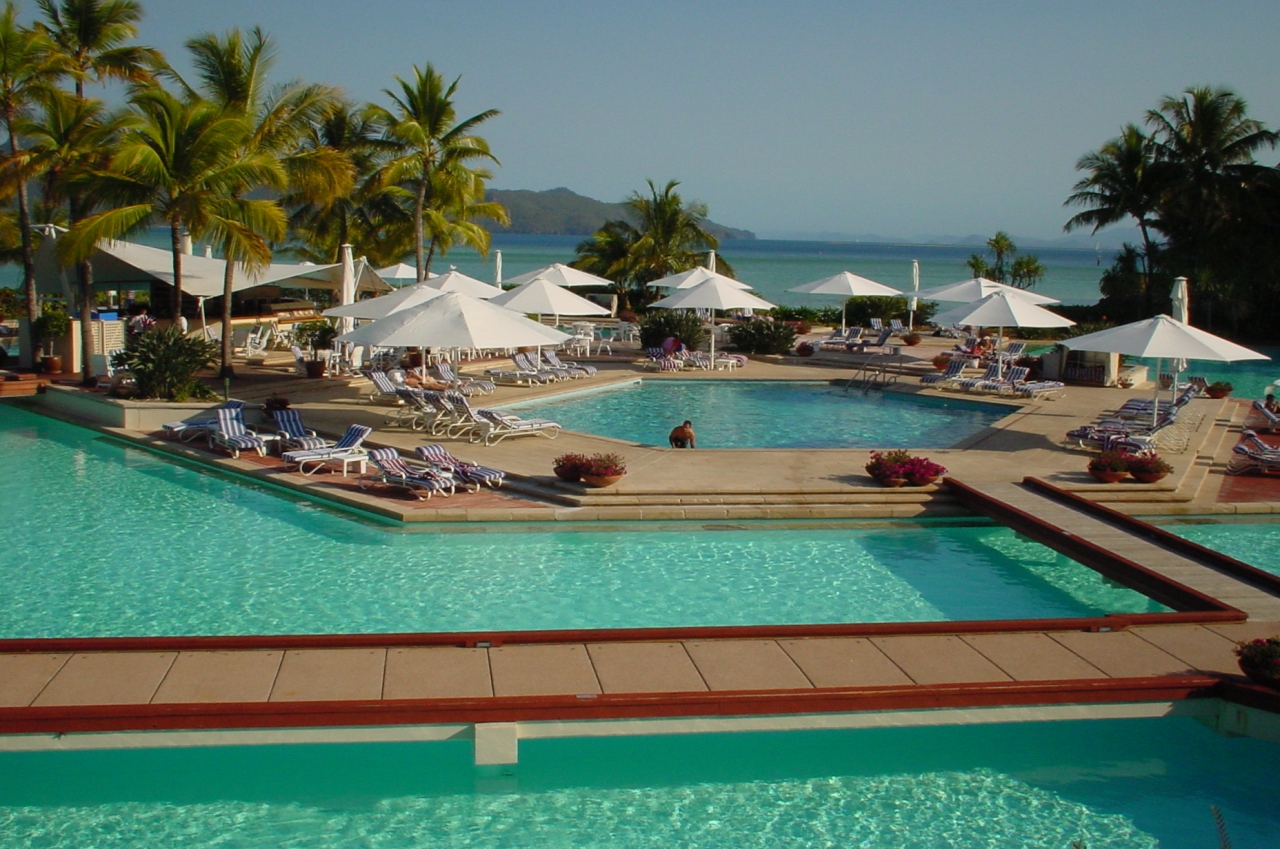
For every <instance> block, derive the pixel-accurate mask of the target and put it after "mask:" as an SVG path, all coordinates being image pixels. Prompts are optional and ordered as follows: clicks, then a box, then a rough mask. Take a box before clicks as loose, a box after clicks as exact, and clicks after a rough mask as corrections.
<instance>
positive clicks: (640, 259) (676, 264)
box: [623, 180, 734, 286]
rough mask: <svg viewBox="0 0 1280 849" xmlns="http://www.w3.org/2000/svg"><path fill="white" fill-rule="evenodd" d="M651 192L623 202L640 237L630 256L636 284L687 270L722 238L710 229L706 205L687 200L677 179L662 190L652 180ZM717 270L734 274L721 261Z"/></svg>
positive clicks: (726, 273) (630, 273)
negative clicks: (681, 192)
mask: <svg viewBox="0 0 1280 849" xmlns="http://www.w3.org/2000/svg"><path fill="white" fill-rule="evenodd" d="M647 182H648V184H649V194H648V195H647V196H646V195H642V194H641V193H640V192H633V193H632V194H631V196H630V197H628V198H627V199H626V200H625V201H623V206H624V207H625V208H626V210H627V212H628V213H629V214H630V215H631V217H632V219H633V221H634V224H635V229H636V233H637V237H636V239H635V241H634V243H633V244H632V245H631V250H630V251H629V257H628V261H627V264H628V268H629V276H630V277H631V278H632V280H633V281H634V284H635V285H637V286H642V285H644V284H645V283H651V282H653V281H654V280H657V279H659V278H662V277H666V276H668V275H671V274H676V273H678V272H681V271H688V270H689V269H690V268H693V267H694V266H696V265H697V264H698V263H699V262H700V261H701V260H702V257H703V256H704V255H705V254H706V253H707V251H711V250H717V249H718V248H719V247H720V240H719V239H717V238H716V237H715V236H713V235H712V234H711V233H709V232H707V230H706V228H705V226H704V225H705V224H706V220H707V205H706V204H705V203H700V202H698V201H689V202H687V203H686V202H685V200H684V199H683V198H681V197H680V194H679V193H678V192H677V191H676V188H677V187H678V186H679V185H680V183H679V182H677V181H676V180H671V181H669V182H668V183H667V184H666V186H664V187H663V188H661V189H659V188H658V187H657V186H656V185H654V182H653V181H652V180H649V181H647ZM717 270H718V271H719V272H720V273H721V274H724V275H726V276H730V277H732V276H733V274H734V271H733V268H732V267H730V266H729V264H728V263H726V262H723V261H720V262H719V263H718V264H717Z"/></svg>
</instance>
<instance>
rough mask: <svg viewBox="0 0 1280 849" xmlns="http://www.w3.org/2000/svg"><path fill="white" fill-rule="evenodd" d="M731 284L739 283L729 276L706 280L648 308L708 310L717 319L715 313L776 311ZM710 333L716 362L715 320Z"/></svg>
mask: <svg viewBox="0 0 1280 849" xmlns="http://www.w3.org/2000/svg"><path fill="white" fill-rule="evenodd" d="M716 277H721V275H716ZM731 282H732V283H736V282H737V281H736V280H734V281H730V280H729V278H727V277H724V278H723V279H711V280H707V281H705V282H703V283H700V284H698V285H697V286H694V287H692V288H689V289H678V290H676V291H675V292H673V293H672V294H670V295H668V296H667V297H665V298H663V299H662V300H659V301H654V302H653V303H652V304H650V305H649V306H651V307H657V308H659V309H667V310H680V309H709V310H712V311H713V312H712V318H713V319H714V317H715V312H714V310H739V309H756V310H770V309H773V306H774V305H773V304H771V303H769V302H768V301H766V300H765V299H764V298H760V297H757V296H756V295H753V294H751V293H750V292H746V291H743V290H742V289H739V288H736V287H734V286H731V285H729V284H730V283H731ZM711 330H712V333H711V358H712V359H713V360H714V359H715V356H716V334H715V324H714V320H713V322H712V328H711Z"/></svg>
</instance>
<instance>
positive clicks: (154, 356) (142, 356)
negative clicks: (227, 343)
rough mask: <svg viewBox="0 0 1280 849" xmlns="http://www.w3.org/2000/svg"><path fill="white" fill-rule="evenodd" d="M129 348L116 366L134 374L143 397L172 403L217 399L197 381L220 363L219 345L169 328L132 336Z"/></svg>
mask: <svg viewBox="0 0 1280 849" xmlns="http://www.w3.org/2000/svg"><path fill="white" fill-rule="evenodd" d="M125 346H126V347H125V349H124V350H123V351H121V352H120V353H118V354H116V356H115V361H114V363H113V365H114V366H115V367H116V368H120V369H128V370H129V371H130V372H131V373H132V374H133V378H134V380H136V381H137V384H138V395H139V396H141V397H143V398H167V399H168V400H170V401H186V400H187V399H189V398H196V399H199V400H207V399H213V398H216V397H217V395H215V394H214V392H213V391H212V390H211V389H209V387H207V386H205V385H204V384H203V383H201V382H200V381H198V380H196V374H197V373H198V372H199V371H200V370H201V369H205V368H209V367H210V366H211V365H213V364H214V363H215V362H217V360H218V356H219V353H220V352H219V350H218V345H217V343H215V342H209V341H207V340H205V339H202V338H200V337H198V336H197V337H190V338H188V337H186V336H183V335H182V332H181V331H180V330H178V328H177V327H166V328H165V329H164V330H152V331H150V332H147V333H139V334H136V335H134V336H131V337H129V339H128V340H127V341H126V343H125Z"/></svg>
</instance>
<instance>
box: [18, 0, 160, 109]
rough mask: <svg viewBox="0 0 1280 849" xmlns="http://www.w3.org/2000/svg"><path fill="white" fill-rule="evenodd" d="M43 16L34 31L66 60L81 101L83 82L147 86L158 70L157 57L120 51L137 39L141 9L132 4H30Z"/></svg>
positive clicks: (98, 0) (145, 51)
mask: <svg viewBox="0 0 1280 849" xmlns="http://www.w3.org/2000/svg"><path fill="white" fill-rule="evenodd" d="M36 5H38V6H39V7H40V11H41V12H42V13H43V14H44V22H43V23H40V24H37V27H38V28H39V29H40V30H41V31H42V32H43V33H44V34H45V35H47V36H48V37H49V39H50V41H52V42H53V43H54V45H55V46H56V48H57V50H58V52H59V53H61V54H62V55H63V56H64V57H65V58H66V60H67V64H68V67H69V69H70V73H71V75H72V77H73V78H74V80H75V92H76V97H78V98H83V97H84V84H85V81H86V80H89V81H92V82H103V81H104V80H108V79H112V80H122V81H125V82H131V83H142V82H148V81H150V80H151V79H153V75H154V72H155V71H156V70H157V69H159V68H162V67H164V65H165V61H164V56H163V54H161V53H160V51H158V50H154V49H152V48H150V47H137V46H129V45H126V44H125V42H127V41H130V40H132V39H134V38H137V36H138V27H137V23H138V21H140V20H142V7H141V6H140V5H139V4H138V3H137V0H62V4H61V5H60V6H59V5H58V4H57V3H55V2H54V0H36Z"/></svg>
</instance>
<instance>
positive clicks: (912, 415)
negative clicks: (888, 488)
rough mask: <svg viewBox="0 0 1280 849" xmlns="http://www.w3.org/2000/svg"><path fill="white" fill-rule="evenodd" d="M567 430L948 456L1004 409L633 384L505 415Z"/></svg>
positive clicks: (701, 384) (719, 444)
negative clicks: (684, 431)
mask: <svg viewBox="0 0 1280 849" xmlns="http://www.w3.org/2000/svg"><path fill="white" fill-rule="evenodd" d="M511 407H512V409H517V410H518V411H519V412H520V414H521V415H527V416H532V415H537V416H540V417H543V418H549V419H555V420H556V421H558V422H560V424H562V425H564V426H565V427H566V428H568V429H569V430H576V431H579V432H582V433H594V434H598V435H600V436H609V437H613V438H614V439H623V440H626V441H628V442H638V443H641V444H643V445H661V446H665V445H666V444H667V434H669V433H670V432H671V428H673V427H675V426H676V425H678V424H679V423H680V422H682V421H684V420H686V419H688V420H690V421H692V422H693V425H694V430H695V431H696V432H697V434H698V447H699V448H948V447H950V446H952V445H955V444H956V443H958V442H960V441H961V440H963V439H965V438H966V437H968V436H971V435H972V434H974V433H977V432H978V431H980V430H982V429H983V428H984V427H989V426H990V425H992V424H995V423H996V422H998V421H999V420H1000V419H1002V418H1004V417H1005V416H1007V415H1008V414H1009V413H1010V412H1011V410H1010V409H1009V408H1008V407H1004V406H1000V405H995V404H984V403H982V402H980V401H965V400H960V399H956V398H940V397H936V396H921V395H908V394H904V393H900V392H880V391H874V392H867V393H865V394H864V393H863V392H862V391H860V390H858V389H851V390H846V389H844V388H843V387H839V386H832V385H830V384H828V383H821V382H817V381H778V380H671V379H664V380H640V381H636V382H633V383H625V384H621V385H615V386H613V387H602V388H601V389H600V390H599V391H592V392H582V393H573V394H571V395H569V396H567V397H561V398H558V399H557V398H549V399H546V400H541V401H529V402H526V403H522V404H516V405H511Z"/></svg>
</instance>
